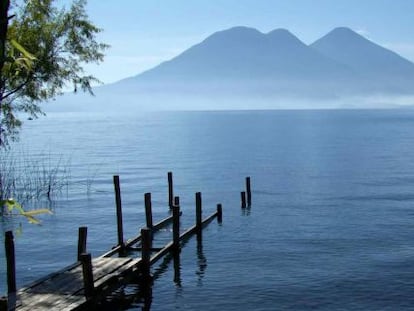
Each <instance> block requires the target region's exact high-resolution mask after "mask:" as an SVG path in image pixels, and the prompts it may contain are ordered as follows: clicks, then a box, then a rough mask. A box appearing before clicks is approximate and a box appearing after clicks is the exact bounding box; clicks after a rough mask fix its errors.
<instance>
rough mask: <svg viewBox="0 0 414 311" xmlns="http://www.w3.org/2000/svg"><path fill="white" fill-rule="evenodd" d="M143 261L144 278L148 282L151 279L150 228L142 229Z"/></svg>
mask: <svg viewBox="0 0 414 311" xmlns="http://www.w3.org/2000/svg"><path fill="white" fill-rule="evenodd" d="M141 241H142V249H141V252H142V254H141V260H142V266H141V267H142V277H143V281H144V282H146V281H148V280H149V279H150V278H151V247H152V230H151V229H150V228H142V229H141Z"/></svg>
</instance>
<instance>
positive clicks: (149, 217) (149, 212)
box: [144, 193, 154, 231]
mask: <svg viewBox="0 0 414 311" xmlns="http://www.w3.org/2000/svg"><path fill="white" fill-rule="evenodd" d="M144 198H145V218H146V221H147V228H148V229H150V230H151V231H152V230H153V227H154V226H153V223H152V202H151V193H145V195H144Z"/></svg>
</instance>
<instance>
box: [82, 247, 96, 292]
mask: <svg viewBox="0 0 414 311" xmlns="http://www.w3.org/2000/svg"><path fill="white" fill-rule="evenodd" d="M80 257H81V263H82V275H83V287H84V294H85V297H86V299H90V298H92V297H93V296H94V294H95V285H94V279H93V272H92V257H91V254H90V253H88V254H85V253H84V254H81V256H80Z"/></svg>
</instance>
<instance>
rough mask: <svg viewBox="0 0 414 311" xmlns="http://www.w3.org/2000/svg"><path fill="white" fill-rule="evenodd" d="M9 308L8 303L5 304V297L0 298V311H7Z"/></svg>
mask: <svg viewBox="0 0 414 311" xmlns="http://www.w3.org/2000/svg"><path fill="white" fill-rule="evenodd" d="M8 310H9V307H8V302H7V297H4V296H3V297H0V311H8Z"/></svg>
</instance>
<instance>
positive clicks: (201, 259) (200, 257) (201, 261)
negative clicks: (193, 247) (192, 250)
mask: <svg viewBox="0 0 414 311" xmlns="http://www.w3.org/2000/svg"><path fill="white" fill-rule="evenodd" d="M197 267H198V269H197V271H196V274H197V276H198V285H200V286H201V285H202V279H203V277H204V274H205V270H206V269H207V258H206V256H205V255H204V252H203V239H202V238H201V233H200V234H199V235H197Z"/></svg>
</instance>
